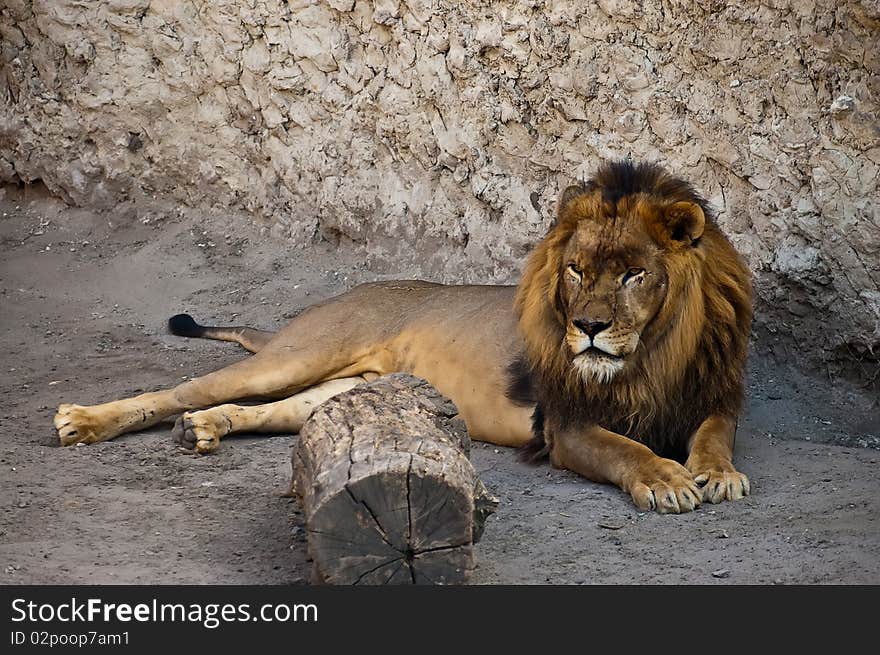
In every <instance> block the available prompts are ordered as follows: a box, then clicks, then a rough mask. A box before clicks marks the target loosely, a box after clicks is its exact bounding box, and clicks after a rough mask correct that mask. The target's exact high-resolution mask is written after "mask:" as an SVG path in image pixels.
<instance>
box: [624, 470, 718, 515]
mask: <svg viewBox="0 0 880 655" xmlns="http://www.w3.org/2000/svg"><path fill="white" fill-rule="evenodd" d="M658 459H659V462H652V463H651V464H650V465H649V466H648V467H646V468H647V470H643V471H641V472H640V475H639V477H640V479H639V480H638V481H636V482H635V483H633V484H632V485H631V486H630V488H629V492H630V495H631V496H632V499H633V501H634V502H635V504H636V506H637V507H638V508H639V509H643V510H656V511H657V512H659V513H661V514H683V513H684V512H692V511H693V510H694V509H696V508H697V507H699V506H700V502H701V499H702V493H701V491H700V489H699V487H698V486H697V484H696V482H695V481H694V479H693V478H692V477H691V475H690V473H689V472H688V470H687V469H686V468H684V467H683V466H681V465H680V464H678V463H677V462H673V461H672V460H668V459H660V458H658Z"/></svg>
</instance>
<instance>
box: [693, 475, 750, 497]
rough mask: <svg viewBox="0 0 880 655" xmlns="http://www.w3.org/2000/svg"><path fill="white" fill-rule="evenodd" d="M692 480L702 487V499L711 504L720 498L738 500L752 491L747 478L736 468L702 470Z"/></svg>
mask: <svg viewBox="0 0 880 655" xmlns="http://www.w3.org/2000/svg"><path fill="white" fill-rule="evenodd" d="M694 481H695V482H696V483H697V484H698V485H700V487H701V488H702V489H701V494H702V499H703V500H705V501H708V502H710V503H713V504H714V503H720V502H721V501H722V500H739V499H740V498H743V497H745V496H748V495H749V494H750V493H751V491H752V488H751V484H750V483H749V479H748V478H747V477H746V476H745V474H743V473H740V472H739V471H737V470H730V471H720V470H710V471H704V472H702V473H700V474H698V475H697V476H696V477H695V478H694Z"/></svg>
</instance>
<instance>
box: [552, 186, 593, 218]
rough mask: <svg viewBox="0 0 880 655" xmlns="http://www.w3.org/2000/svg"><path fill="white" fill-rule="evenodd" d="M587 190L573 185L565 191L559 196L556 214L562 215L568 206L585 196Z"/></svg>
mask: <svg viewBox="0 0 880 655" xmlns="http://www.w3.org/2000/svg"><path fill="white" fill-rule="evenodd" d="M586 192H587V190H586V189H585V188H584V187H583V185H581V184H573V185H572V186H570V187H568V188H566V189H565V191H563V192H562V195H561V196H559V204H558V205H557V206H556V214H557V215H561V214H562V211H563V210H564V209H565V208H566V207H567V206H568V204H569V203H570V202H571V201H572V200H574V199H575V198H579V197H580V196H582V195H584V194H585V193H586Z"/></svg>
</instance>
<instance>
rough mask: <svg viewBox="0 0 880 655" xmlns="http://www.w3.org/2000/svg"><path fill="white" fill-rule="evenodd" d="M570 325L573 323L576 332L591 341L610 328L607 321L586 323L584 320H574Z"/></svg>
mask: <svg viewBox="0 0 880 655" xmlns="http://www.w3.org/2000/svg"><path fill="white" fill-rule="evenodd" d="M572 323H574V326H575V327H576V328H577V329H578V330H580V331H581V332H583V333H584V334H586V335H587V336H589V337H590V338H591V339H592V338H593V337H595V336H596V335H597V334H599V333H600V332H601V331H602V330H605V329H607V328H609V327H611V323H609V322H607V321H586V320H584V319H575V320H574V321H572Z"/></svg>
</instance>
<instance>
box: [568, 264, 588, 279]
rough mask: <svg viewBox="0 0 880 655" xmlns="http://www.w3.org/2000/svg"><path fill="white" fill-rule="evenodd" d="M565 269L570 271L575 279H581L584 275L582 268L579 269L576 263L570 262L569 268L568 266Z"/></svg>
mask: <svg viewBox="0 0 880 655" xmlns="http://www.w3.org/2000/svg"><path fill="white" fill-rule="evenodd" d="M565 270H566V271H567V272H568V274H569V275H571V276H572V277H573V278H574V279H575V280H578V281H580V280H581V278H582V277H583V276H584V274H583V272H582V271H581V269H579V268H578V267H577V266H575V265H574V264H569V265H568V268H566V269H565Z"/></svg>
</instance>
